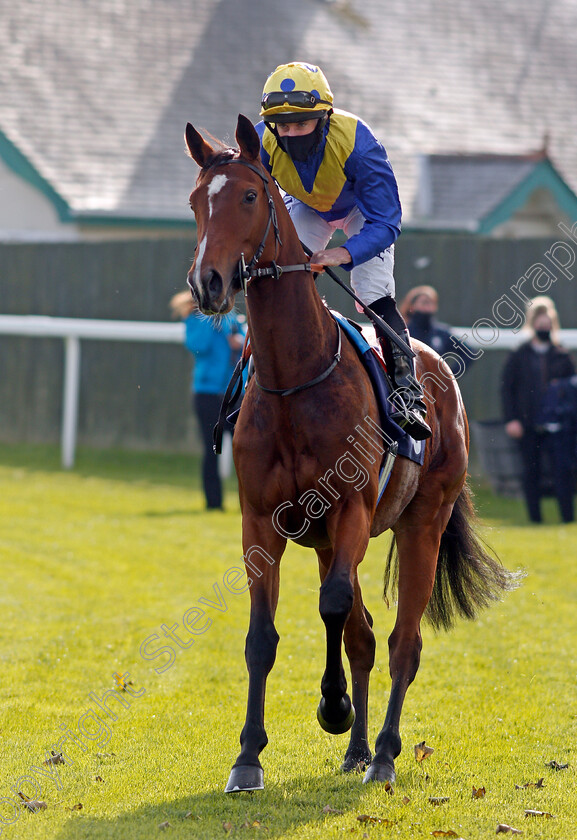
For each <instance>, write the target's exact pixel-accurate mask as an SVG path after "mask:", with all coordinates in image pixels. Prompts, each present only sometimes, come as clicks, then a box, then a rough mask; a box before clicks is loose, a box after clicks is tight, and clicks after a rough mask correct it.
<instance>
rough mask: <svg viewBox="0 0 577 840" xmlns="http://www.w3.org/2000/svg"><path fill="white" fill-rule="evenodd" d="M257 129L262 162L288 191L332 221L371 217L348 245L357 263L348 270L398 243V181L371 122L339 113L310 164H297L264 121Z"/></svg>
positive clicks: (336, 113)
mask: <svg viewBox="0 0 577 840" xmlns="http://www.w3.org/2000/svg"><path fill="white" fill-rule="evenodd" d="M256 130H257V132H258V134H259V136H260V138H261V144H262V147H261V159H262V162H263V164H264V166H265V167H266V169H268V171H269V172H270V173H271V174H272V176H273V178H275V180H276V181H277V182H278V184H279V186H280V187H281V189H283V190H284V191H285V192H286V193H288V194H289V195H294V196H295V197H296V198H298V199H299V200H301V201H303V202H304V203H305V204H306V205H308V206H310V207H312V208H313V209H314V210H315V211H316V212H317V213H318V214H319V215H320V216H322V218H323V219H326V220H327V221H329V222H333V221H337V220H339V219H344V218H345V217H346V216H347V215H348V213H350V211H351V210H352V209H353V207H358V209H359V210H360V211H361V213H362V214H363V216H364V217H365V219H366V222H365V224H364V226H363V228H362V230H361V231H360V232H359V233H358V234H356V235H355V236H351V238H350V239H348V240H347V242H346V243H345V245H346V248H347V250H348V251H349V253H350V255H351V258H352V261H351V262H350V263H349V264H347V265H345V266H344V268H346V269H348V270H350V269H351V268H354V266H356V265H360V264H361V263H364V262H366V261H367V260H370V259H372V258H373V257H376V256H377V255H378V254H380V253H381V252H382V251H384V250H385V249H386V248H388V247H389V246H390V245H392V244H393V242H394V241H395V240H396V238H397V237H398V235H399V234H400V232H401V203H400V200H399V192H398V188H397V182H396V179H395V176H394V173H393V170H392V167H391V164H390V162H389V159H388V157H387V153H386V151H385V149H384V147H383V146H382V144H381V143H380V142H379V141H378V140H377V138H376V137H375V135H374V134H373V132H372V131H371V129H370V128H369V126H368V125H367V124H366V123H364V122H363V121H362V120H361V119H359V118H358V117H355V116H354V115H353V114H349V113H348V112H346V111H340V110H337V109H335V112H334V113H333V114H332V115H331V117H330V118H329V120H328V122H327V125H326V126H325V129H324V133H323V138H322V140H321V143H320V144H319V147H318V149H317V151H316V152H315V153H314V154H313V155H311V156H310V157H309V158H308V159H307V160H305V161H291V159H290V157H289V155H288V154H287V153H286V152H285V151H283V150H282V149H280V148H279V146H278V144H277V143H276V138H275V137H274V135H273V134H272V133H271V131H270V130H268V129H267V128H266V127H265V124H264V122H260V123H258V124H257V126H256ZM323 164H324V165H323ZM322 165H323V169H321V166H322ZM293 167H294V169H293ZM295 170H296V172H295ZM323 176H324V177H323ZM297 178H298V180H297ZM323 199H325V200H324V201H323ZM327 203H328V206H327Z"/></svg>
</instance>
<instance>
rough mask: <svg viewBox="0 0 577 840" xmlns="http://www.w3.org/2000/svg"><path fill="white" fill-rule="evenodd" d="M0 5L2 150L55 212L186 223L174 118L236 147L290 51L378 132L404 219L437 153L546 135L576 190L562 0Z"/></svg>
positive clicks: (575, 96)
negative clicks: (237, 133)
mask: <svg viewBox="0 0 577 840" xmlns="http://www.w3.org/2000/svg"><path fill="white" fill-rule="evenodd" d="M0 9H1V11H2V20H3V26H2V27H1V28H0V54H1V55H2V61H1V62H0V131H1V132H2V135H0V154H1V155H2V157H3V158H4V160H6V159H7V158H9V159H10V160H11V161H12V163H11V164H10V165H12V166H13V167H15V166H16V167H18V165H19V166H20V169H18V168H16V170H15V171H19V172H20V174H22V175H23V177H26V178H27V179H28V180H31V181H34V180H35V182H36V185H37V186H38V188H40V189H44V190H45V192H46V194H49V195H50V196H52V197H53V198H54V199H55V201H56V200H59V201H60V202H61V204H60V207H59V211H60V213H61V215H63V216H65V215H66V213H68V214H69V215H70V216H71V217H74V218H84V219H97V218H100V219H102V218H104V219H106V218H114V219H118V218H138V219H151V220H155V221H162V220H164V221H165V222H171V221H178V220H186V219H188V218H190V211H189V209H188V205H187V198H188V193H189V191H190V189H191V187H192V184H193V181H194V165H193V164H192V163H191V161H190V160H189V159H187V158H186V156H185V155H184V143H183V139H182V135H183V129H184V125H185V123H186V121H187V120H190V121H192V122H193V123H194V124H195V126H197V127H204V128H206V129H207V130H208V131H210V132H211V133H212V134H213V135H216V136H218V137H220V138H222V139H223V140H225V141H227V142H230V143H233V137H232V134H233V131H234V127H235V124H236V116H237V114H238V113H239V112H243V113H245V114H246V115H247V116H249V117H250V118H252V119H253V120H255V121H256V120H257V119H258V102H259V99H260V93H261V90H262V86H263V83H264V79H265V77H266V75H267V73H268V72H269V71H270V70H271V69H273V68H274V67H275V66H276V65H277V64H279V63H282V62H284V61H289V60H293V59H297V60H307V61H311V62H313V63H316V64H319V65H320V66H321V67H322V68H323V69H324V71H325V73H326V75H327V76H328V78H329V81H330V83H331V87H332V89H333V92H334V94H335V100H336V104H337V105H338V106H339V107H342V108H345V109H346V110H350V111H353V112H354V113H357V114H359V116H362V117H363V119H365V120H366V121H367V122H368V123H369V124H370V125H371V126H372V127H373V129H374V130H375V132H376V133H377V135H378V136H379V137H380V138H381V139H382V141H383V142H384V144H385V146H386V148H387V150H388V152H389V156H390V158H391V161H392V163H393V167H394V169H395V172H396V174H397V179H398V181H399V187H400V193H401V200H402V202H403V206H404V209H405V220H408V219H410V216H411V213H412V209H413V206H414V202H415V196H416V193H417V189H418V178H419V169H418V166H419V164H418V158H419V155H423V154H425V155H426V154H434V153H438V152H439V151H441V152H446V151H448V150H450V151H451V152H454V151H456V152H459V153H461V154H462V153H479V152H487V153H489V152H490V153H498V154H518V153H519V152H525V151H527V150H530V149H534V148H536V147H537V146H539V144H540V143H541V141H542V138H543V136H544V135H545V134H546V133H547V134H548V135H549V138H550V139H549V155H550V158H551V161H552V163H553V165H554V166H555V168H556V170H557V171H558V172H559V173H560V175H561V176H562V178H563V179H565V180H566V181H567V183H568V184H569V186H570V187H571V188H572V189H573V190H575V189H577V144H575V142H574V138H575V136H576V134H577V87H576V86H575V84H574V80H575V78H577V4H576V3H575V0H547V2H545V0H508V2H507V3H506V4H503V3H502V2H501V0H444V2H442V3H441V2H438V3H431V2H430V0H413V2H411V3H406V0H388V2H387V3H386V4H385V3H383V2H382V0H334V2H328V1H327V0H291V2H290V3H286V1H285V0H162V2H161V3H155V2H154V0H19V2H18V3H14V2H13V1H12V0H0ZM18 161H19V164H18ZM447 166H449V163H447ZM503 168H504V170H505V169H506V171H507V177H509V176H511V178H513V179H514V178H517V177H519V178H520V177H522V176H521V170H520V169H518V170H517V171H516V173H515V174H513V172H512V168H511V167H508V165H507V164H506V163H504V164H503ZM461 172H464V170H463V169H461ZM494 172H495V173H496V168H495V170H494ZM471 177H474V176H473V175H471ZM491 177H493V176H491ZM495 177H496V179H497V185H499V184H500V183H501V180H500V178H499V177H497V176H495ZM486 186H487V187H488V186H489V184H488V182H487V184H486ZM481 199H482V197H481V196H479V201H480V202H481ZM443 200H444V201H446V198H445V199H443ZM483 200H484V199H483ZM486 200H487V202H489V201H490V199H489V197H487V199H486ZM483 206H485V205H483Z"/></svg>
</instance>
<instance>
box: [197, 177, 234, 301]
mask: <svg viewBox="0 0 577 840" xmlns="http://www.w3.org/2000/svg"><path fill="white" fill-rule="evenodd" d="M225 184H226V175H215V176H214V178H213V179H212V181H211V182H210V184H209V185H208V218H209V219H210V217H211V216H212V201H213V198H214V196H215V195H217V194H218V193H219V192H220V191H221V189H222V188H223V187H224V185H225ZM206 240H207V237H206V236H205V237H204V238H203V240H202V242H199V243H198V249H197V252H196V265H195V267H194V272H193V276H192V282H193V283H194V285H195V287H196V290H197V291H198V292H199V293H200V294H201V293H202V287H201V282H200V278H201V275H202V260H203V258H204V252H205V251H206Z"/></svg>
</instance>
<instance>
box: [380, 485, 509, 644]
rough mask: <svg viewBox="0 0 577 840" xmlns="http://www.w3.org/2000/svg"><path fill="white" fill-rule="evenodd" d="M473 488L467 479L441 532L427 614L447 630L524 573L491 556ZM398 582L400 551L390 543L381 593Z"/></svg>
mask: <svg viewBox="0 0 577 840" xmlns="http://www.w3.org/2000/svg"><path fill="white" fill-rule="evenodd" d="M476 524H477V517H476V514H475V509H474V506H473V500H472V494H471V490H470V488H469V486H468V484H465V485H464V487H463V489H462V490H461V493H460V495H459V497H458V498H457V501H456V502H455V505H454V507H453V512H452V513H451V518H450V519H449V522H448V523H447V527H446V528H445V531H444V533H443V535H442V537H441V544H440V547H439V557H438V561H437V572H436V575H435V584H434V586H433V592H432V594H431V598H430V600H429V604H428V606H427V609H426V611H425V618H426V619H427V620H428V621H429V622H430V623H431V624H432V625H433V627H434V628H435V629H437V630H440V629H444V630H448V629H449V628H450V627H451V626H452V625H453V622H454V620H455V617H456V616H460V617H462V618H469V619H473V618H475V617H476V615H477V612H478V611H479V609H481V608H483V607H487V606H489V604H490V603H491V601H499V600H500V599H501V595H502V594H503V592H507V591H509V590H511V589H515V588H516V587H517V586H518V585H519V583H520V579H521V577H522V575H520V574H519V573H516V572H510V571H508V570H507V569H505V567H504V566H503V565H502V564H501V563H500V561H499V559H498V558H497V557H496V556H492V555H491V554H490V553H489V551H488V550H487V548H486V547H485V545H484V544H483V542H482V540H481V539H480V537H479V536H478V534H477V532H476ZM397 582H398V554H397V548H396V543H395V539H394V538H393V541H392V543H391V547H390V549H389V555H388V557H387V565H386V569H385V589H384V597H385V600H387V592H388V590H389V587H390V586H392V587H395V586H396V584H397Z"/></svg>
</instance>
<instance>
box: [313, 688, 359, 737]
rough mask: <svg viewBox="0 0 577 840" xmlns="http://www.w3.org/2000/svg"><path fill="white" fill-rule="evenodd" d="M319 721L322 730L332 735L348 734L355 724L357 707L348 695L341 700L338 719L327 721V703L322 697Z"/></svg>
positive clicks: (318, 710) (318, 714) (318, 713)
mask: <svg viewBox="0 0 577 840" xmlns="http://www.w3.org/2000/svg"><path fill="white" fill-rule="evenodd" d="M317 720H318V722H319V723H320V725H321V728H322V729H324V730H325V732H329V733H330V734H331V735H342V734H343V732H348V731H349V729H350V728H351V726H352V725H353V723H354V722H355V707H354V706H353V704H352V703H351V700H350V697H349V696H348V694H345V696H344V697H343V698H341V702H340V703H339V709H338V719H337V720H335V719H334V718H333V719H332V720H327V701H326V700H325V698H324V697H321V702H320V703H319V707H318V709H317Z"/></svg>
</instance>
